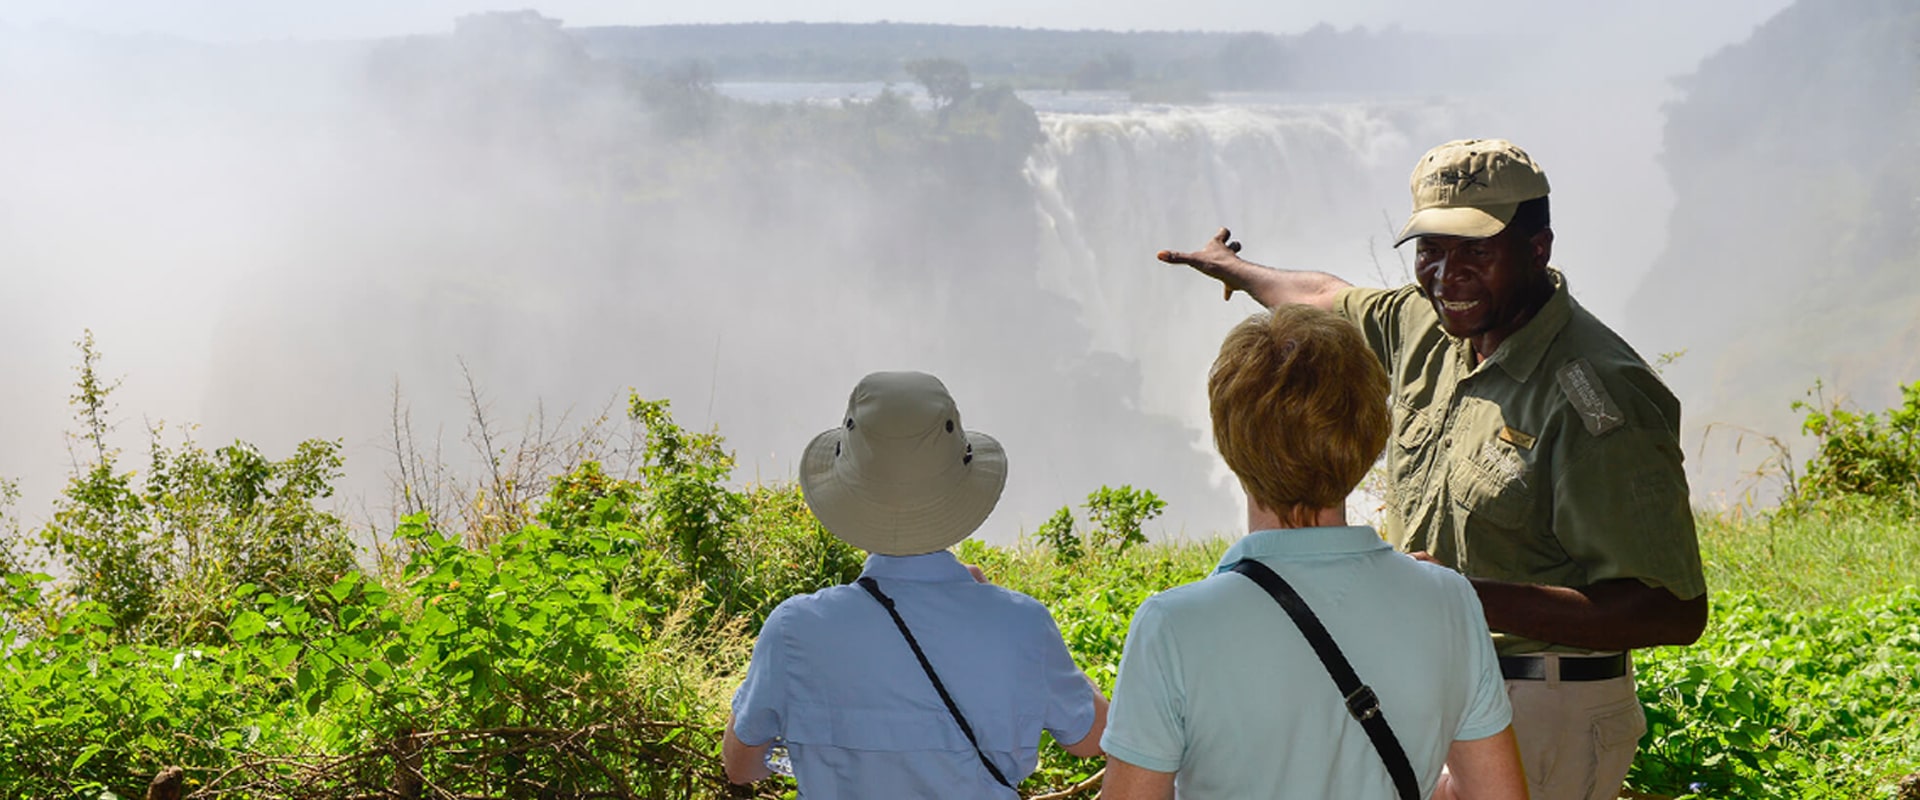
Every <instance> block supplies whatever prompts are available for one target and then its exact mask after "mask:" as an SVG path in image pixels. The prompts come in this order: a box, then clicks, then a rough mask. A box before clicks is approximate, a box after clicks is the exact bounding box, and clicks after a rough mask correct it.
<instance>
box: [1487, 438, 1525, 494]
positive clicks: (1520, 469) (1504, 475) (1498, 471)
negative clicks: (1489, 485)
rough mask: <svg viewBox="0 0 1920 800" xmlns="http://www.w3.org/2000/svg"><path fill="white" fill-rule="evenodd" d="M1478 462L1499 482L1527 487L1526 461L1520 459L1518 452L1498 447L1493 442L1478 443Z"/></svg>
mask: <svg viewBox="0 0 1920 800" xmlns="http://www.w3.org/2000/svg"><path fill="white" fill-rule="evenodd" d="M1480 463H1481V464H1483V465H1485V466H1486V468H1487V471H1488V472H1491V473H1493V475H1494V476H1495V477H1498V478H1499V479H1500V482H1501V483H1509V484H1517V485H1518V486H1519V487H1520V488H1522V489H1525V488H1527V463H1526V462H1525V461H1521V460H1520V454H1519V453H1514V452H1511V451H1507V450H1502V449H1500V446H1499V445H1497V444H1494V443H1493V442H1482V443H1480Z"/></svg>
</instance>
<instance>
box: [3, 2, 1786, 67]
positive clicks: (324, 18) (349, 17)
mask: <svg viewBox="0 0 1920 800" xmlns="http://www.w3.org/2000/svg"><path fill="white" fill-rule="evenodd" d="M1786 5H1787V2H1786V0H1697V1H1696V2H1677V3H1676V2H1670V1H1669V0H1614V1H1613V2H1608V3H1540V2H1531V1H1530V0H1455V1H1454V2H1448V3H1432V2H1409V0H1293V1H1292V2H1252V1H1251V0H1186V2H1180V3H1169V2H1164V0H1107V2H1101V3H1089V2H1086V1H1085V0H911V2H899V0H808V2H801V3H795V2H791V1H790V0H705V1H704V2H699V3H674V2H666V0H544V1H541V2H488V1H487V0H412V1H410V2H398V3H396V2H391V0H332V1H331V2H326V3H296V2H286V1H285V0H281V1H280V2H262V1H261V0H172V1H171V2H165V3H156V2H148V1H147V0H8V2H6V3H4V4H0V21H5V22H6V23H9V24H15V25H34V24H38V23H40V22H56V23H65V24H68V25H72V26H75V27H80V28H85V29H89V30H96V31H102V32H110V33H135V34H137V33H157V34H166V35H173V36H183V37H189V38H195V39H204V40H212V41H246V40H258V39H283V38H294V39H338V38H365V37H375V36H393V35H403V34H412V33H436V32H442V31H446V30H448V29H449V28H450V27H451V21H452V19H453V18H454V17H457V16H459V15H461V14H467V13H472V12H476V11H489V10H512V9H519V8H528V7H531V8H535V9H537V10H538V11H540V12H541V13H542V14H545V15H546V16H549V17H557V18H559V19H561V20H564V21H565V22H566V24H568V25H660V24H674V23H702V22H763V21H775V22H780V21H789V20H798V21H806V22H874V21H878V20H893V21H897V22H933V23H949V24H967V25H1009V26H1016V27H1027V28H1065V29H1080V28H1096V29H1109V30H1229V31H1231V30H1265V31H1272V32H1277V33H1286V32H1294V31H1300V30H1304V29H1306V28H1309V27H1312V26H1313V25H1315V24H1318V23H1321V22H1327V23H1331V24H1333V25H1336V26H1340V27H1348V26H1353V25H1365V26H1369V27H1382V26H1387V25H1396V24H1397V25H1400V26H1402V27H1406V28H1411V29H1416V30H1426V31H1433V32H1437V33H1487V34H1495V35H1499V36H1504V35H1514V36H1525V37H1535V38H1545V39H1550V40H1555V41H1564V42H1565V43H1567V44H1568V46H1570V47H1573V48H1575V49H1576V50H1577V51H1578V53H1579V54H1580V57H1582V58H1588V59H1592V60H1593V62H1594V63H1593V67H1594V68H1595V69H1597V70H1606V69H1625V70H1644V69H1652V70H1657V71H1662V72H1671V71H1685V70H1687V69H1689V68H1690V65H1691V64H1692V63H1693V62H1694V61H1697V60H1698V59H1699V58H1700V57H1701V56H1702V55H1705V54H1706V53H1707V52H1710V51H1711V50H1712V49H1714V48H1716V47H1718V46H1720V45H1723V44H1726V43H1728V42H1729V41H1733V40H1737V39H1739V38H1742V37H1744V36H1745V35H1746V33H1747V32H1748V31H1750V30H1752V28H1753V26H1754V25H1755V24H1757V23H1759V22H1761V21H1762V20H1765V19H1766V18H1767V17H1770V16H1772V15H1773V14H1774V13H1776V12H1778V11H1779V10H1780V9H1782V8H1784V7H1786Z"/></svg>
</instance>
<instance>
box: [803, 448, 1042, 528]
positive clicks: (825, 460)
mask: <svg viewBox="0 0 1920 800" xmlns="http://www.w3.org/2000/svg"><path fill="white" fill-rule="evenodd" d="M845 434H846V429H844V428H830V429H828V430H826V431H824V432H822V433H821V434H820V435H818V436H815V437H813V441H811V442H808V443H807V449H806V451H805V452H804V453H802V454H801V456H800V492H801V495H802V496H803V497H804V498H805V499H806V501H807V507H808V508H810V509H813V515H814V516H815V517H817V518H819V520H820V524H821V525H822V526H824V527H826V529H827V532H828V533H831V534H833V535H834V536H835V537H837V538H839V539H840V540H841V541H843V542H846V543H847V544H850V545H853V546H854V547H858V548H860V549H861V550H865V551H867V552H869V553H878V554H880V555H883V556H914V555H920V554H922V553H932V552H936V551H940V550H945V549H947V548H949V547H952V546H954V545H956V544H959V543H960V542H961V541H963V540H965V539H966V538H967V537H968V536H971V535H973V532H974V531H975V530H977V529H979V527H980V524H981V523H983V522H986V521H987V515H989V514H992V513H993V508H994V506H995V505H998V504H999V502H1000V493H1001V491H1002V490H1003V489H1005V488H1006V485H1007V455H1006V451H1005V450H1004V449H1002V448H1001V446H1000V443H999V442H998V441H996V440H994V438H993V437H991V436H988V435H986V434H984V433H977V432H974V431H968V432H967V443H968V444H970V445H972V446H973V459H972V460H971V461H969V462H968V463H967V464H966V466H965V467H964V468H963V469H962V470H961V471H960V474H959V475H958V476H957V478H956V479H955V480H954V481H953V482H951V483H949V484H946V485H945V486H943V487H939V488H938V489H936V490H933V491H930V492H928V493H927V494H926V495H924V496H922V497H919V498H913V499H900V498H894V499H892V500H891V501H890V502H887V503H880V502H877V501H875V500H874V499H872V498H870V497H867V496H866V495H865V494H864V493H862V492H861V491H860V489H859V487H857V486H855V485H853V484H851V483H850V482H848V481H847V480H846V479H845V478H844V477H843V476H842V475H841V474H840V471H839V470H838V469H837V464H836V462H837V461H838V459H837V458H836V457H835V456H836V448H837V447H838V446H839V444H840V442H841V438H842V437H843V436H844V435H845Z"/></svg>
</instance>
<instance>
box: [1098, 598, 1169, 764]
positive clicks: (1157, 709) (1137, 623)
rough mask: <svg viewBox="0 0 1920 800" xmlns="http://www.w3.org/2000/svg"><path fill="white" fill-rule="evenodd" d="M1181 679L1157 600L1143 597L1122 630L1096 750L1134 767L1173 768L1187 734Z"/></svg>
mask: <svg viewBox="0 0 1920 800" xmlns="http://www.w3.org/2000/svg"><path fill="white" fill-rule="evenodd" d="M1181 681H1182V677H1181V672H1180V659H1179V645H1178V643H1177V642H1176V641H1175V640H1174V637H1173V631H1172V630H1171V628H1170V627H1169V626H1168V625H1167V624H1166V619H1165V616H1164V615H1163V614H1162V613H1161V612H1160V606H1159V604H1157V603H1155V602H1154V598H1148V599H1147V601H1146V602H1145V603H1142V604H1140V608H1139V610H1138V611H1135V612H1134V615H1133V623H1132V625H1131V627H1129V628H1128V630H1127V643H1126V645H1125V647H1124V648H1123V649H1122V650H1121V653H1120V674H1119V676H1118V677H1117V678H1115V679H1114V684H1113V703H1112V705H1110V706H1108V707H1107V732H1106V734H1105V735H1103V736H1101V737H1100V747H1101V749H1104V750H1106V751H1107V755H1109V756H1111V757H1113V758H1118V759H1120V760H1121V761H1125V762H1127V763H1129V764H1132V765H1134V766H1136V767H1143V768H1146V769H1150V770H1153V771H1155V772H1178V771H1179V769H1180V762H1181V761H1182V760H1184V758H1185V756H1186V738H1187V737H1186V712H1185V709H1184V701H1185V692H1184V691H1183V689H1182V687H1181Z"/></svg>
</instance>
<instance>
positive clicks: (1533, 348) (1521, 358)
mask: <svg viewBox="0 0 1920 800" xmlns="http://www.w3.org/2000/svg"><path fill="white" fill-rule="evenodd" d="M1547 276H1548V277H1549V278H1551V279H1552V280H1553V296H1551V297H1548V298H1547V304H1546V305H1544V306H1541V307H1540V312H1539V313H1537V314H1534V315H1533V319H1530V320H1527V324H1525V325H1522V326H1520V330H1517V331H1514V332H1513V335H1512V336H1509V337H1507V340H1506V341H1504V342H1501V343H1500V349H1498V350H1495V351H1493V357H1491V358H1488V359H1487V360H1486V361H1485V362H1484V363H1482V364H1481V367H1482V368H1483V369H1484V368H1486V367H1488V366H1490V365H1496V364H1497V365H1499V367H1500V368H1501V369H1503V370H1505V371H1506V373H1507V375H1508V376H1510V377H1512V378H1513V379H1514V380H1516V381H1519V382H1520V383H1526V382H1527V378H1528V376H1531V375H1532V374H1533V372H1534V370H1535V369H1538V368H1539V366H1540V361H1541V360H1542V359H1544V358H1546V356H1547V348H1549V347H1551V346H1552V345H1553V340H1554V337H1556V336H1559V335H1560V329H1562V328H1565V327H1567V320H1569V319H1572V318H1573V298H1572V297H1570V296H1568V295H1569V293H1568V292H1567V278H1566V276H1564V275H1561V274H1560V270H1557V269H1554V268H1553V267H1547Z"/></svg>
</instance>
